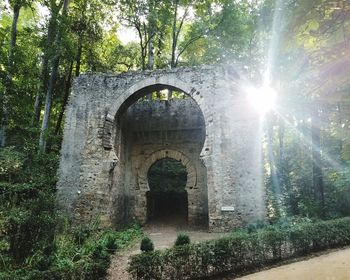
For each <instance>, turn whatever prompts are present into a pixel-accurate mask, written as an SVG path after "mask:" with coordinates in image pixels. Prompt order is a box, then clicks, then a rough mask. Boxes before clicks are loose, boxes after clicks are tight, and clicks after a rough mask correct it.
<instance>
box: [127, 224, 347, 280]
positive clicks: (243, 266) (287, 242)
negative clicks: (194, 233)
mask: <svg viewBox="0 0 350 280" xmlns="http://www.w3.org/2000/svg"><path fill="white" fill-rule="evenodd" d="M349 244H350V218H342V219H337V220H329V221H321V222H314V223H312V222H300V223H293V222H291V223H290V224H288V225H287V224H286V223H282V224H280V225H275V226H267V227H265V228H263V229H259V230H257V231H255V232H252V233H249V232H248V231H247V230H238V231H236V232H233V233H232V235H231V236H229V237H225V238H221V239H217V240H212V241H207V242H202V243H198V244H189V245H184V246H179V247H173V248H171V249H168V250H165V251H155V252H150V253H144V254H140V255H136V256H133V257H132V259H131V263H130V267H129V271H130V273H131V275H132V277H133V279H204V278H206V277H210V276H213V275H223V274H224V273H229V272H230V273H232V272H233V273H238V272H242V271H245V272H246V271H249V270H253V269H256V268H257V267H263V266H267V265H271V264H274V263H277V262H279V261H281V260H285V259H288V258H292V257H298V256H305V255H306V254H308V253H310V252H317V251H320V250H324V249H328V248H335V247H340V246H346V245H349Z"/></svg>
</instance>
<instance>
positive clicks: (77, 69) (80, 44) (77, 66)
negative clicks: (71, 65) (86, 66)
mask: <svg viewBox="0 0 350 280" xmlns="http://www.w3.org/2000/svg"><path fill="white" fill-rule="evenodd" d="M82 52H83V38H82V35H81V36H80V37H79V41H78V52H77V59H76V64H75V77H78V76H79V75H80V66H81V54H82Z"/></svg>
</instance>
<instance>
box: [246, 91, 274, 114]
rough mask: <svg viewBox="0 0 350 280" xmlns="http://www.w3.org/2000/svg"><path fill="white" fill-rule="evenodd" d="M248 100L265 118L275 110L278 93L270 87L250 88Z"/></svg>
mask: <svg viewBox="0 0 350 280" xmlns="http://www.w3.org/2000/svg"><path fill="white" fill-rule="evenodd" d="M247 98H248V100H249V102H250V103H251V105H252V106H253V107H254V109H255V110H256V111H257V112H258V113H259V114H260V115H262V116H263V115H265V114H266V113H267V112H269V111H270V110H272V109H273V108H274V106H275V104H276V98H277V93H276V91H275V90H274V89H273V88H271V87H268V86H264V87H262V88H249V89H248V90H247Z"/></svg>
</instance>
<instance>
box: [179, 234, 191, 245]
mask: <svg viewBox="0 0 350 280" xmlns="http://www.w3.org/2000/svg"><path fill="white" fill-rule="evenodd" d="M190 243H191V240H190V237H189V236H188V235H187V234H185V233H179V234H178V235H177V237H176V240H175V246H181V245H186V244H190Z"/></svg>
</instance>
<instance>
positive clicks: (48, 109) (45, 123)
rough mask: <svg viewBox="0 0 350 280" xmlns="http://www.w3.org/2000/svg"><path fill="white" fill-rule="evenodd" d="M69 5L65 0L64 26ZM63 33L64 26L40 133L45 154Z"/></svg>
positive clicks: (57, 38) (56, 45) (58, 37)
mask: <svg viewBox="0 0 350 280" xmlns="http://www.w3.org/2000/svg"><path fill="white" fill-rule="evenodd" d="M68 4H69V0H64V3H63V10H62V24H64V20H65V17H66V15H67V10H68ZM62 32H63V26H60V27H59V30H58V32H57V35H56V40H55V47H56V54H55V56H54V58H53V62H52V70H51V77H50V80H49V86H48V89H47V94H46V99H45V112H44V117H43V121H42V125H41V131H40V139H39V150H40V151H42V152H45V150H46V142H47V141H46V132H47V129H48V127H49V121H50V112H51V103H52V95H53V91H54V88H55V84H56V80H57V76H58V66H59V64H60V56H61V54H60V46H61V41H62Z"/></svg>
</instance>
